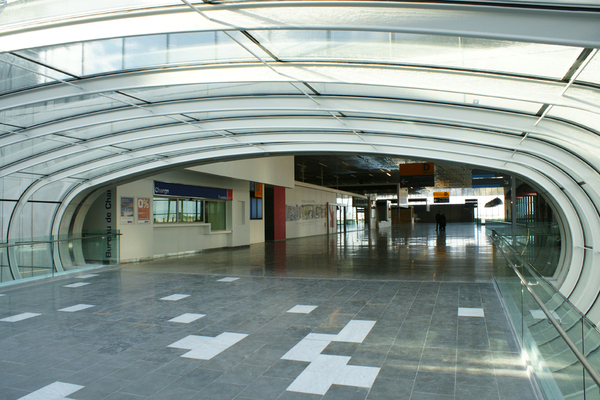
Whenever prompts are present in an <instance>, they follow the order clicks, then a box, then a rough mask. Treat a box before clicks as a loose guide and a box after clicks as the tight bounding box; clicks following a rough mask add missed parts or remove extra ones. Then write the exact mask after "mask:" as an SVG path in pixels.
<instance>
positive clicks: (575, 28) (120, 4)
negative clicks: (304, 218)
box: [0, 0, 600, 321]
mask: <svg viewBox="0 0 600 400" xmlns="http://www.w3.org/2000/svg"><path fill="white" fill-rule="evenodd" d="M0 17H1V18H0V155H1V158H0V182H1V183H0V185H1V186H0V191H2V193H3V195H2V201H0V207H1V213H0V216H1V217H2V223H1V227H2V231H1V236H0V238H1V239H2V240H7V239H10V238H18V237H34V236H39V235H42V234H50V233H57V232H58V230H59V225H60V221H61V217H62V214H63V213H64V211H65V209H66V208H67V206H68V204H69V203H70V202H71V201H72V200H73V199H74V198H76V197H77V195H78V194H79V193H82V192H84V191H86V190H89V189H90V188H93V187H97V186H98V185H103V184H106V183H108V182H112V181H115V180H117V179H122V178H124V177H127V176H131V175H134V174H140V173H144V172H146V171H150V170H156V169H160V168H164V167H170V166H173V165H179V164H182V165H183V164H186V165H187V164H190V163H200V162H209V161H216V160H219V159H223V158H235V157H254V156H261V155H275V154H303V153H306V154H310V153H315V152H319V153H323V152H336V153H338V154H359V153H366V154H374V155H378V154H379V155H393V156H408V157H419V158H427V159H431V160H448V161H456V162H461V163H468V164H471V165H481V166H487V167H489V168H494V169H498V170H504V171H509V172H511V173H514V174H518V175H520V176H523V177H527V178H528V179H530V180H532V181H534V182H536V184H537V185H539V187H540V188H541V189H542V190H543V191H544V192H545V194H546V195H547V196H548V198H549V199H550V201H551V203H552V204H553V206H554V207H555V209H556V210H558V212H557V215H558V216H559V218H560V219H561V221H562V222H563V229H564V233H565V240H566V242H565V244H566V245H567V246H569V252H568V254H566V255H565V266H567V267H568V269H567V268H565V269H564V270H563V272H562V276H560V277H557V279H558V281H559V282H560V284H561V291H562V292H563V293H564V294H566V295H568V296H570V298H571V299H572V300H573V301H574V302H575V303H576V304H577V305H578V306H579V307H580V308H581V309H582V310H584V311H588V312H589V314H588V315H591V316H592V317H593V319H594V320H596V321H597V320H600V307H597V306H595V300H596V297H597V295H598V288H599V287H600V274H598V273H597V268H598V266H597V265H596V264H597V263H598V261H597V254H596V252H597V251H596V250H595V249H596V248H600V247H598V246H600V224H599V221H600V220H599V217H598V215H599V214H598V205H600V179H599V175H598V171H600V152H599V148H600V139H599V134H600V117H599V113H600V55H599V54H598V48H599V47H600V5H599V4H598V3H597V1H593V2H592V1H588V2H585V1H583V2H580V1H575V2H564V1H563V2H560V1H546V2H512V1H497V2H494V3H489V2H485V1H481V2H460V1H456V2H440V3H435V2H423V3H419V2H401V1H381V2H379V1H362V2H361V1H295V2H287V1H268V0H265V1H255V2H248V1H227V0H225V1H213V2H211V1H208V0H206V1H205V2H203V3H201V2H197V3H194V4H192V3H189V2H188V1H187V0H182V1H161V0H145V1H140V0H136V1H123V0H120V1H116V0H114V1H113V0H111V1H108V0H107V1H103V2H82V1H74V0H57V1H43V0H29V1H11V0H8V1H5V2H2V3H0ZM36 213H40V214H43V217H40V218H38V219H37V220H36V221H35V223H34V222H33V221H32V220H31V218H30V217H27V215H35V214H36Z"/></svg>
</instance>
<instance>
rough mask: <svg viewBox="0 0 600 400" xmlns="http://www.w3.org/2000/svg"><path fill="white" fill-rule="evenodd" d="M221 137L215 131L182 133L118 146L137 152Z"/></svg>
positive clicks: (138, 140)
mask: <svg viewBox="0 0 600 400" xmlns="http://www.w3.org/2000/svg"><path fill="white" fill-rule="evenodd" d="M215 136H221V135H219V134H218V133H215V132H213V131H204V132H201V131H197V132H191V133H182V134H177V135H164V136H158V137H151V138H147V139H137V140H135V141H131V142H125V143H118V144H117V145H116V146H119V147H120V148H124V149H129V150H135V149H140V148H144V147H150V146H157V145H161V144H172V143H175V142H179V141H183V140H195V139H204V138H209V137H215Z"/></svg>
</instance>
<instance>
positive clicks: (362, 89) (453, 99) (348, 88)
mask: <svg viewBox="0 0 600 400" xmlns="http://www.w3.org/2000/svg"><path fill="white" fill-rule="evenodd" d="M311 85H312V87H313V88H315V90H316V91H317V92H319V93H320V94H321V95H328V94H331V95H342V96H343V95H348V96H365V97H370V96H372V97H381V98H398V99H407V100H424V101H431V102H436V103H448V104H465V105H472V106H475V107H484V108H492V109H498V110H509V111H516V112H520V113H526V114H535V113H537V112H538V111H539V109H540V108H541V107H542V105H543V104H542V103H535V102H527V101H519V100H512V99H505V98H500V97H489V96H480V95H471V94H464V93H452V92H446V91H439V90H427V89H410V88H401V87H400V88H399V87H392V86H387V87H386V86H375V87H373V86H369V85H351V84H340V83H311Z"/></svg>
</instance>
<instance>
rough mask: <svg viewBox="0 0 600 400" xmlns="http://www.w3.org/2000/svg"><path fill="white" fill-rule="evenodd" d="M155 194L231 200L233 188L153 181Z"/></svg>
mask: <svg viewBox="0 0 600 400" xmlns="http://www.w3.org/2000/svg"><path fill="white" fill-rule="evenodd" d="M154 194H155V195H157V196H170V197H190V198H197V199H214V200H233V190H231V189H219V188H211V187H204V186H192V185H183V184H181V183H169V182H159V181H154Z"/></svg>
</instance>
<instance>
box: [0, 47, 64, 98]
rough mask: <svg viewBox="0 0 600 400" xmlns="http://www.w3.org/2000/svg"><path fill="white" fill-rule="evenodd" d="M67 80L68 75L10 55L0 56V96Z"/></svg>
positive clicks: (3, 54)
mask: <svg viewBox="0 0 600 400" xmlns="http://www.w3.org/2000/svg"><path fill="white" fill-rule="evenodd" d="M68 79H71V77H70V76H68V75H65V74H61V73H59V72H56V71H54V70H51V69H49V68H45V67H42V66H41V65H39V64H36V63H32V62H31V61H28V60H24V59H22V58H20V57H16V56H14V55H12V54H9V53H2V54H0V94H2V93H7V92H14V91H18V90H22V89H25V88H28V87H32V86H38V85H42V84H45V83H50V82H57V81H58V80H68Z"/></svg>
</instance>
